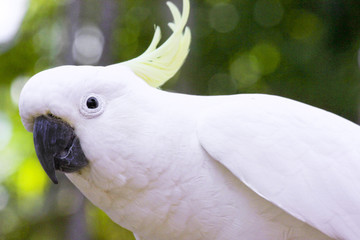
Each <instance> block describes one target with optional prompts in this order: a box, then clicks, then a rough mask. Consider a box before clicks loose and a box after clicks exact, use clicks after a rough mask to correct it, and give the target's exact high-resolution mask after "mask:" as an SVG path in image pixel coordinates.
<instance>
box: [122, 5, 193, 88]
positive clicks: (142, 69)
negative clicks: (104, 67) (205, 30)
mask: <svg viewBox="0 0 360 240" xmlns="http://www.w3.org/2000/svg"><path fill="white" fill-rule="evenodd" d="M167 5H168V7H169V8H170V11H171V14H172V16H173V18H174V22H170V23H169V24H168V25H169V27H170V28H171V30H172V31H173V33H172V34H171V36H170V37H169V38H168V39H167V40H166V41H165V42H164V43H163V44H162V45H161V46H160V47H158V48H157V46H158V44H159V42H160V39H161V30H160V27H158V26H157V27H156V29H155V33H154V37H153V39H152V41H151V43H150V46H149V47H148V48H147V49H146V51H145V52H144V53H143V54H141V55H140V56H138V57H137V58H134V59H131V60H129V61H126V62H122V63H119V64H121V65H126V66H128V67H130V68H131V69H132V70H133V71H134V72H135V74H136V75H138V76H139V77H141V78H142V79H144V80H145V81H146V82H147V83H148V84H149V85H150V86H153V87H160V86H161V85H163V84H164V83H165V82H166V81H168V80H169V79H170V78H171V77H173V76H174V75H175V74H176V72H177V71H178V70H179V69H180V67H181V66H182V64H183V63H184V61H185V59H186V57H187V55H188V52H189V46H190V41H191V33H190V29H189V27H185V26H186V23H187V20H188V17H189V12H190V3H189V0H183V12H182V14H181V13H180V11H179V9H178V8H177V7H176V6H175V5H174V4H173V3H172V2H167Z"/></svg>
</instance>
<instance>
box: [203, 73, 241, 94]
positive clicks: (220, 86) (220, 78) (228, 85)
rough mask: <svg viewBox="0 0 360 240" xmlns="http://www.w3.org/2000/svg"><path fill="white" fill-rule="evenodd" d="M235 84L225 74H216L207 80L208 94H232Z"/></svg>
mask: <svg viewBox="0 0 360 240" xmlns="http://www.w3.org/2000/svg"><path fill="white" fill-rule="evenodd" d="M236 88H237V87H236V84H235V82H234V80H233V79H232V78H231V76H230V75H229V74H227V73H217V74H215V75H214V76H213V77H212V78H210V80H209V93H210V94H213V95H220V94H221V95H222V94H234V93H235V92H236Z"/></svg>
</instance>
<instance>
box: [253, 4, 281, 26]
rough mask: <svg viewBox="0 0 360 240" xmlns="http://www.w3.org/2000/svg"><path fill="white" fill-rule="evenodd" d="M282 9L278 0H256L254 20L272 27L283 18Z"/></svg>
mask: <svg viewBox="0 0 360 240" xmlns="http://www.w3.org/2000/svg"><path fill="white" fill-rule="evenodd" d="M283 15H284V9H283V7H282V5H281V3H280V2H279V1H278V0H258V1H257V2H256V3H255V6H254V18H255V21H256V22H257V23H258V24H259V25H261V26H263V27H273V26H276V25H277V24H279V23H280V22H281V20H282V18H283Z"/></svg>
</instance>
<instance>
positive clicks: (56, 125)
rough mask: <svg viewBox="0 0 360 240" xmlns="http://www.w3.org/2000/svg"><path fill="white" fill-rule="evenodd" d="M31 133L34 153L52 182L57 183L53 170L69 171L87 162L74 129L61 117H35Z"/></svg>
mask: <svg viewBox="0 0 360 240" xmlns="http://www.w3.org/2000/svg"><path fill="white" fill-rule="evenodd" d="M33 133H34V144H35V151H36V155H37V157H38V158H39V161H40V163H41V166H42V167H43V169H44V170H45V172H46V174H47V175H48V176H49V178H50V179H51V180H52V181H53V183H55V184H57V183H58V180H57V178H56V174H55V170H59V171H62V172H67V173H70V172H75V171H78V170H80V169H81V168H83V167H85V166H86V165H87V164H88V160H87V159H86V157H85V154H84V152H83V151H82V149H81V146H80V141H79V139H78V138H77V136H76V135H75V133H74V129H73V128H72V127H71V126H70V125H69V124H67V123H66V122H64V121H62V120H61V119H58V118H54V117H50V116H40V117H37V118H36V119H35V123H34V132H33Z"/></svg>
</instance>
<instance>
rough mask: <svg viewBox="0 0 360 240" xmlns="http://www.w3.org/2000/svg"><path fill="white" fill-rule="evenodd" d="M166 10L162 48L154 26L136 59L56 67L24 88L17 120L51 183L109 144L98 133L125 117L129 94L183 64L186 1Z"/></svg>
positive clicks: (153, 83) (166, 76) (159, 82)
mask: <svg viewBox="0 0 360 240" xmlns="http://www.w3.org/2000/svg"><path fill="white" fill-rule="evenodd" d="M168 6H169V8H170V10H171V12H172V15H173V18H174V21H173V22H172V23H169V26H170V28H171V29H172V31H173V33H172V35H171V36H170V37H169V38H168V39H167V41H165V42H164V43H163V44H162V45H161V46H159V47H157V46H158V43H159V41H160V38H161V36H160V35H161V33H160V28H159V27H156V30H155V34H154V37H153V40H152V42H151V44H150V46H149V47H148V49H147V50H146V51H145V52H144V53H143V54H142V55H140V56H139V57H137V58H134V59H132V60H129V61H126V62H122V63H118V64H114V65H110V66H106V67H94V66H61V67H56V68H53V69H49V70H46V71H43V72H40V73H38V74H36V75H35V76H33V77H32V78H31V79H30V80H29V81H28V82H27V83H26V85H25V86H24V88H23V90H22V92H21V95H20V100H19V110H20V116H21V119H22V122H23V124H24V126H25V128H26V129H27V130H28V131H30V132H33V136H34V145H35V150H36V154H37V156H38V158H39V160H40V163H41V165H42V167H43V168H44V170H45V172H46V173H47V175H48V176H49V177H50V179H51V180H52V181H53V182H54V183H58V180H57V178H56V174H55V171H56V170H58V171H62V172H66V173H71V172H76V171H80V170H81V169H82V168H84V167H86V166H87V165H88V164H89V163H91V161H92V159H93V158H94V155H95V152H99V151H97V150H99V149H101V148H102V147H105V146H104V145H106V144H108V143H109V142H111V139H108V140H107V141H106V142H104V139H102V140H100V138H99V134H100V133H102V132H104V131H109V129H110V131H111V125H112V124H116V122H118V121H121V119H122V116H124V115H126V110H127V109H128V108H130V106H127V105H126V104H127V103H129V102H131V96H134V94H133V93H136V94H137V96H141V95H142V92H143V91H146V89H149V88H150V86H151V87H159V86H161V85H162V84H164V83H165V82H166V81H167V80H168V79H170V78H171V77H172V76H173V75H174V74H175V73H176V72H177V71H178V70H179V68H180V67H181V65H182V64H183V62H184V60H185V58H186V56H187V54H188V52H189V45H190V39H191V36H190V30H189V28H187V27H185V25H186V22H187V18H188V15H189V2H188V0H184V3H183V13H182V14H180V12H179V10H178V9H177V8H176V7H175V5H173V4H172V3H171V2H168ZM139 101H140V100H139ZM105 125H106V127H104V126H105ZM96 157H97V158H99V156H98V155H97V156H96Z"/></svg>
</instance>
